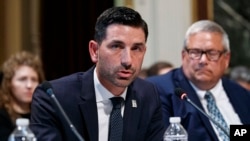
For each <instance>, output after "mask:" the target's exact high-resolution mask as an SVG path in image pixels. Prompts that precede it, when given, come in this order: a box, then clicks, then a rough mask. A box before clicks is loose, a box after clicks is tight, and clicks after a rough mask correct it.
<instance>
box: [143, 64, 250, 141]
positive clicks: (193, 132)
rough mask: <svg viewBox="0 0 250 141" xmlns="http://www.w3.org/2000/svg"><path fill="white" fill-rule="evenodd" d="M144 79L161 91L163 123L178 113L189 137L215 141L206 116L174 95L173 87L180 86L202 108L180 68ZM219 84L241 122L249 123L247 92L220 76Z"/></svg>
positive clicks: (201, 140) (192, 140)
mask: <svg viewBox="0 0 250 141" xmlns="http://www.w3.org/2000/svg"><path fill="white" fill-rule="evenodd" d="M147 80H148V81H150V82H153V83H154V84H155V85H156V87H157V90H158V93H159V94H160V98H161V101H162V105H163V107H162V108H163V119H164V121H165V125H167V126H168V125H169V117H171V116H179V117H181V120H182V121H181V124H182V125H183V126H184V128H185V129H186V130H187V131H188V140H190V141H218V138H217V136H216V134H215V132H214V130H213V128H212V126H211V124H210V122H209V120H208V118H207V117H205V116H204V115H202V114H201V113H200V112H199V111H198V110H196V109H195V108H194V107H193V106H192V105H191V104H190V103H188V102H186V101H183V100H181V99H180V98H178V97H177V96H176V95H175V94H174V89H175V88H178V87H180V88H182V89H183V90H184V91H185V92H186V93H187V94H188V97H189V98H190V99H191V100H192V101H193V102H194V103H195V104H197V105H198V106H199V107H200V108H201V109H203V106H202V104H201V102H200V100H199V98H198V96H197V94H196V92H195V90H194V89H193V88H192V86H191V85H190V84H189V82H188V80H187V78H186V77H185V76H184V74H183V71H182V68H178V69H174V70H172V71H170V72H169V73H167V74H165V75H162V76H154V77H150V78H147ZM222 85H223V87H224V89H225V91H226V93H227V96H228V98H229V100H230V102H231V104H232V106H233V108H234V110H235V112H236V113H237V114H238V115H239V117H240V120H241V122H242V123H243V124H250V94H249V92H248V91H247V90H245V89H243V88H242V87H240V86H239V85H238V84H236V83H235V82H232V81H231V80H228V79H226V78H222ZM203 110H204V109H203Z"/></svg>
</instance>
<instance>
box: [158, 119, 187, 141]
mask: <svg viewBox="0 0 250 141" xmlns="http://www.w3.org/2000/svg"><path fill="white" fill-rule="evenodd" d="M169 122H170V125H169V126H168V128H167V130H166V131H165V133H164V137H163V139H164V141H188V134H187V131H186V130H185V128H184V127H183V126H182V125H181V124H180V122H181V118H180V117H170V118H169Z"/></svg>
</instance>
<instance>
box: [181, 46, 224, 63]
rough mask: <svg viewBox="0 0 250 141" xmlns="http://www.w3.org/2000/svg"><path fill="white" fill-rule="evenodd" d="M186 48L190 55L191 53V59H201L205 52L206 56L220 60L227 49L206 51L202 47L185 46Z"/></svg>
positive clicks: (213, 59) (209, 58)
mask: <svg viewBox="0 0 250 141" xmlns="http://www.w3.org/2000/svg"><path fill="white" fill-rule="evenodd" d="M185 50H186V51H187V53H188V55H189V57H190V58H191V59H195V60H199V59H201V56H202V55H203V54H206V57H207V58H208V60H210V61H217V60H219V58H220V57H221V55H222V54H223V53H225V52H226V50H222V51H219V50H206V51H203V50H200V49H188V48H185Z"/></svg>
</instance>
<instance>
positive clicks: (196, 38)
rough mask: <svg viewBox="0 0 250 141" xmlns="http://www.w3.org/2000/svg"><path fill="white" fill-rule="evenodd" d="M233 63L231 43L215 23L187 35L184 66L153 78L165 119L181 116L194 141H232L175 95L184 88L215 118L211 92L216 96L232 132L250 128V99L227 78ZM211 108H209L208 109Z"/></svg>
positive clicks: (205, 23)
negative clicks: (240, 126)
mask: <svg viewBox="0 0 250 141" xmlns="http://www.w3.org/2000/svg"><path fill="white" fill-rule="evenodd" d="M229 61H230V48H229V39H228V36H227V34H226V33H225V31H224V30H223V29H222V27H220V26H219V25H218V24H216V23H215V22H212V21H209V20H202V21H198V22H196V23H194V24H193V25H191V26H190V28H189V29H188V30H187V32H186V36H185V41H184V48H183V50H182V66H181V67H180V68H176V69H174V70H172V71H170V72H169V73H167V74H165V75H162V76H155V77H150V78H148V79H147V80H148V81H150V82H153V83H154V84H155V85H156V87H157V90H158V93H159V94H160V99H161V101H162V105H163V118H164V120H165V124H166V125H167V126H168V125H169V121H168V120H169V117H172V116H179V117H181V119H182V122H181V124H182V125H183V126H184V128H185V129H186V130H187V131H188V140H190V141H218V140H229V138H228V136H227V135H226V133H225V132H224V133H222V132H221V131H223V129H220V128H218V127H217V126H216V124H214V123H213V122H211V121H210V120H209V119H208V118H207V117H206V116H204V115H203V114H202V113H201V112H199V111H198V110H197V109H195V108H194V107H193V106H192V105H191V104H190V103H188V102H186V101H183V100H181V99H180V98H178V96H177V95H175V89H176V88H181V89H183V90H184V91H185V93H186V94H187V95H188V97H189V98H190V99H191V100H192V101H193V102H194V103H195V104H196V105H198V107H200V108H201V109H202V110H204V111H205V112H207V114H208V115H210V116H211V117H212V112H210V110H209V109H210V107H209V106H208V105H209V103H210V102H207V101H206V97H207V96H206V95H207V92H210V94H212V97H214V99H215V103H216V104H215V105H217V109H219V110H218V111H219V113H220V114H221V115H222V118H220V119H223V118H224V121H225V122H224V123H225V126H227V128H224V129H225V130H226V131H228V130H229V126H230V125H231V124H250V108H249V107H250V102H249V101H250V95H249V93H248V92H247V91H246V90H245V89H243V88H242V87H240V86H239V85H238V84H236V83H235V82H232V81H231V80H228V79H226V78H223V75H224V73H225V71H226V69H227V68H228V65H229ZM207 106H208V107H207ZM223 134H224V135H225V136H224V135H223ZM224 137H225V139H223V138H224Z"/></svg>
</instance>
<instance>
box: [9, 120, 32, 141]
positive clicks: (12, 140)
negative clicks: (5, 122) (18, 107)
mask: <svg viewBox="0 0 250 141" xmlns="http://www.w3.org/2000/svg"><path fill="white" fill-rule="evenodd" d="M8 141H36V137H35V135H34V133H33V132H32V131H31V130H30V128H29V119H26V118H18V119H17V120H16V128H15V129H14V131H13V132H12V133H11V134H10V136H9V139H8Z"/></svg>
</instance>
